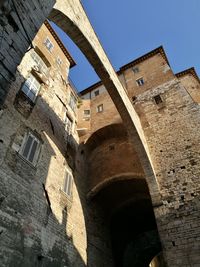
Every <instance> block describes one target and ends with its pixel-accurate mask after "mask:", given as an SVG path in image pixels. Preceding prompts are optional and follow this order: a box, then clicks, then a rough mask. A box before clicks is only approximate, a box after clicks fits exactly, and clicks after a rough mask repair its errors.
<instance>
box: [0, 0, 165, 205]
mask: <svg viewBox="0 0 200 267" xmlns="http://www.w3.org/2000/svg"><path fill="white" fill-rule="evenodd" d="M21 2H22V1H19V3H18V4H19V5H20V3H21ZM54 3H55V5H54ZM53 5H54V7H53ZM21 7H22V8H24V11H25V10H26V11H25V12H24V13H26V14H27V17H28V16H29V17H30V19H27V21H28V22H29V23H27V25H26V31H28V32H29V34H28V40H26V42H25V44H23V43H24V42H23V40H22V41H21V44H22V48H21V55H20V56H19V58H18V59H17V60H16V61H15V64H13V65H12V66H11V67H10V66H3V69H5V72H6V73H7V75H8V77H9V79H10V80H11V78H12V76H13V75H11V74H12V72H14V69H16V66H17V65H18V64H19V63H20V57H21V58H22V56H23V53H22V52H24V53H25V52H26V49H27V48H28V46H29V45H30V42H31V39H33V38H34V36H35V34H36V33H37V30H38V29H39V27H40V26H41V24H42V23H43V22H44V20H45V19H46V17H47V16H48V15H49V19H50V20H52V21H53V22H55V23H56V24H57V25H58V26H59V27H60V28H61V29H62V30H63V31H64V32H66V33H67V34H68V35H69V37H70V38H71V39H72V40H73V41H74V42H75V44H76V45H77V46H78V47H79V48H80V50H81V51H82V52H83V54H84V55H85V56H86V58H87V59H88V61H89V62H90V63H91V65H92V66H93V67H94V69H95V71H96V73H97V74H98V76H99V77H100V79H101V80H102V82H103V84H104V85H105V87H106V88H107V90H108V93H109V94H110V96H111V98H112V100H113V102H114V104H115V106H116V108H117V109H118V111H119V113H120V115H121V117H122V120H123V122H124V124H125V126H126V128H127V129H128V133H129V136H130V140H131V141H132V142H133V143H134V145H135V147H136V150H137V153H138V155H139V157H140V159H141V162H142V165H143V168H144V171H145V176H146V179H147V182H148V185H149V189H150V194H151V197H152V201H153V203H154V204H157V203H158V202H159V201H160V195H159V188H158V183H157V181H156V177H155V174H154V171H153V164H152V160H151V155H150V153H149V150H148V145H147V141H146V139H145V136H144V133H143V129H142V126H141V123H140V119H139V117H138V115H137V113H136V111H135V110H134V108H133V106H132V104H131V102H130V100H129V98H128V96H127V94H126V92H125V90H124V88H123V86H122V84H121V83H120V81H119V79H118V77H117V75H116V73H115V71H114V69H113V67H112V65H111V64H110V62H109V60H108V58H107V56H106V54H105V52H104V50H103V48H102V46H101V44H100V42H99V40H98V37H97V36H96V34H95V32H94V30H93V29H92V27H91V24H90V22H89V20H88V18H87V15H86V14H85V12H84V9H83V7H82V4H81V2H80V0H68V1H64V0H57V1H54V0H51V1H41V0H37V2H36V3H34V4H33V5H30V6H25V4H24V3H21ZM29 9H30V10H29ZM28 11H30V12H28ZM36 18H37V19H36ZM34 21H35V22H34ZM33 22H34V23H33ZM20 28H21V26H20ZM23 31H24V29H23ZM11 40H14V43H13V45H15V44H16V46H18V45H17V41H19V40H17V39H16V38H15V33H12V36H11ZM8 51H9V48H8ZM8 55H9V52H8ZM9 68H10V69H9ZM4 87H5V86H4ZM1 90H3V92H4V93H3V98H4V97H5V95H6V92H5V90H6V89H5V88H4V89H2V88H1ZM1 100H2V99H1ZM2 102H3V101H0V103H1V104H2Z"/></svg>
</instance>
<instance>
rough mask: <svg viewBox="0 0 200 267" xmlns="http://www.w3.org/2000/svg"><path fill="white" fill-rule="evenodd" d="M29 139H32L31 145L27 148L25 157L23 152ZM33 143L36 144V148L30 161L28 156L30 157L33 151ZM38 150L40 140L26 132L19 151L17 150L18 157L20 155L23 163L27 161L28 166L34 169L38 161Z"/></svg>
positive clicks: (39, 148)
mask: <svg viewBox="0 0 200 267" xmlns="http://www.w3.org/2000/svg"><path fill="white" fill-rule="evenodd" d="M29 137H31V138H32V140H31V145H30V147H29V148H28V153H27V156H25V155H24V152H25V149H26V148H27V145H28V139H29ZM34 142H36V143H37V146H36V148H35V152H34V155H33V159H32V161H31V160H30V155H31V153H32V149H33V145H34ZM40 150H41V140H40V139H39V138H38V137H36V136H35V135H34V134H33V133H32V132H31V131H29V132H27V133H26V134H25V135H24V138H23V141H22V144H21V147H20V150H19V155H20V156H21V157H22V158H23V159H24V160H25V161H27V162H28V163H29V164H31V165H32V166H34V167H35V166H36V164H37V162H38V160H39V154H40Z"/></svg>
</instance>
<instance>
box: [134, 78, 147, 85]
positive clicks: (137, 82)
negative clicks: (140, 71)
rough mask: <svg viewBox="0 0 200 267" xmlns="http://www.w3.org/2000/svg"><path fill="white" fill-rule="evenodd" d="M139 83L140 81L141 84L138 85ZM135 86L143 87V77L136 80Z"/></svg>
mask: <svg viewBox="0 0 200 267" xmlns="http://www.w3.org/2000/svg"><path fill="white" fill-rule="evenodd" d="M140 81H142V83H140ZM136 84H137V86H143V85H144V84H145V82H144V78H143V77H140V78H138V79H137V80H136Z"/></svg>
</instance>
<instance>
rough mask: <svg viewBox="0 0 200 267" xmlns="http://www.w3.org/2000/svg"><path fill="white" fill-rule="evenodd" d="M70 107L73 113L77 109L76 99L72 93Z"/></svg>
mask: <svg viewBox="0 0 200 267" xmlns="http://www.w3.org/2000/svg"><path fill="white" fill-rule="evenodd" d="M69 106H70V108H71V109H72V110H73V111H75V109H76V97H75V96H74V95H73V94H72V93H71V95H70V99H69Z"/></svg>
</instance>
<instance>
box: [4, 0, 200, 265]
mask: <svg viewBox="0 0 200 267" xmlns="http://www.w3.org/2000/svg"><path fill="white" fill-rule="evenodd" d="M0 13H1V17H0V30H1V33H2V34H1V37H0V38H1V39H0V70H1V72H0V266H2V267H7V266H9V267H25V266H26V267H35V266H38V267H39V266H41V267H44V266H45V267H47V266H52V267H54V266H59V267H64V266H65V267H72V266H73V267H74V266H75V267H79V266H80V267H81V266H88V267H107V266H109V267H111V266H113V267H114V266H117V267H133V266H134V267H135V266H137V267H148V266H151V267H152V266H155V267H158V266H168V267H169V266H175V267H189V266H200V256H199V249H200V234H199V231H200V230H199V229H200V228H199V225H200V219H199V212H200V200H199V185H198V184H199V165H200V163H199V150H200V147H199V146H200V134H199V131H198V129H199V126H200V108H199V101H200V83H199V78H198V76H197V74H196V72H195V70H194V69H193V68H191V69H188V70H185V71H183V72H181V73H178V74H174V73H173V71H172V69H171V68H170V63H169V61H168V58H167V56H166V54H165V51H164V49H163V47H158V48H156V49H155V50H153V51H150V52H148V53H147V54H145V55H143V56H141V57H140V58H137V59H135V60H134V61H132V62H130V63H128V64H127V65H125V66H122V67H121V68H120V70H119V71H118V72H117V73H116V72H115V71H114V70H113V68H112V66H111V65H110V62H109V60H108V59H107V56H106V54H105V52H104V50H103V49H102V47H101V44H100V43H99V40H98V38H97V37H96V35H95V32H94V30H93V29H92V27H91V25H90V22H89V21H88V18H87V16H86V14H85V12H84V10H83V7H82V5H81V3H80V1H79V0H66V1H63V0H57V1H54V0H52V1H50V0H48V1H40V0H36V1H32V2H31V1H21V0H19V1H14V0H12V1H8V0H3V1H0ZM46 18H48V19H49V20H52V21H53V22H55V23H56V24H57V25H58V26H59V27H61V28H62V29H63V30H64V31H65V32H66V33H67V34H68V35H69V36H70V37H71V38H72V40H73V41H74V42H75V43H76V44H77V45H78V47H79V48H80V49H81V51H82V52H83V53H84V54H85V56H86V57H87V59H88V60H89V62H90V63H91V65H92V66H93V67H94V69H95V71H96V72H97V74H98V75H99V77H100V79H101V82H99V83H97V84H95V85H93V86H91V87H89V88H87V89H85V90H83V91H82V92H81V93H80V94H78V93H77V92H76V90H75V88H74V86H73V84H72V83H71V82H70V80H69V78H68V74H69V71H70V68H72V67H75V64H76V63H75V62H74V60H73V58H72V57H71V55H70V54H69V52H68V51H67V49H66V48H65V47H64V46H63V44H62V42H61V41H60V39H59V37H58V36H57V34H56V33H55V31H54V30H53V28H52V27H51V24H50V23H49V22H48V21H46Z"/></svg>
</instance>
